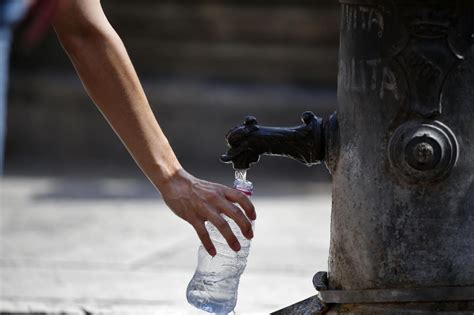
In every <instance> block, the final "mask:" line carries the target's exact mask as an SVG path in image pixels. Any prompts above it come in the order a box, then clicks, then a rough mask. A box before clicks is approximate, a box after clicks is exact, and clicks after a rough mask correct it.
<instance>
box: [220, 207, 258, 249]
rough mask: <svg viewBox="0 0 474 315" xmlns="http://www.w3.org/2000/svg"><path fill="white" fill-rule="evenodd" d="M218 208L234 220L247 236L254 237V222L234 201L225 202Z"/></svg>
mask: <svg viewBox="0 0 474 315" xmlns="http://www.w3.org/2000/svg"><path fill="white" fill-rule="evenodd" d="M218 210H220V211H221V212H222V213H224V214H226V215H227V216H228V217H230V218H231V219H232V220H234V222H235V223H237V225H238V226H239V227H240V230H241V231H242V234H243V235H244V236H245V237H246V238H248V239H249V240H250V239H252V238H253V231H252V223H251V222H250V221H249V219H248V218H247V217H246V216H245V214H244V213H243V212H242V210H241V209H240V208H239V207H237V206H236V205H234V204H233V203H230V202H225V203H222V204H220V205H219V207H218Z"/></svg>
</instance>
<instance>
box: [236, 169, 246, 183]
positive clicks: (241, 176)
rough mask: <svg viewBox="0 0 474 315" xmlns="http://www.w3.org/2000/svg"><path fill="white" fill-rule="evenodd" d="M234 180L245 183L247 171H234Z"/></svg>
mask: <svg viewBox="0 0 474 315" xmlns="http://www.w3.org/2000/svg"><path fill="white" fill-rule="evenodd" d="M235 179H236V180H239V181H243V182H245V181H246V180H247V170H235Z"/></svg>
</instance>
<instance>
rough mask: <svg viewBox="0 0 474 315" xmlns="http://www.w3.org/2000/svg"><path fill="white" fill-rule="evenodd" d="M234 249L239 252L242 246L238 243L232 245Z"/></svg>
mask: <svg viewBox="0 0 474 315" xmlns="http://www.w3.org/2000/svg"><path fill="white" fill-rule="evenodd" d="M232 249H233V250H234V251H236V252H238V251H239V250H240V244H239V243H238V242H236V243H234V244H232Z"/></svg>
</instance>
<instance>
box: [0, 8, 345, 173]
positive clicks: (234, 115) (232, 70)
mask: <svg viewBox="0 0 474 315" xmlns="http://www.w3.org/2000/svg"><path fill="white" fill-rule="evenodd" d="M102 2H103V6H104V9H105V12H106V14H107V15H108V17H109V20H110V21H111V23H112V25H113V26H114V27H115V28H116V30H117V32H118V33H119V35H120V36H121V37H122V39H123V41H124V43H125V45H126V47H127V49H128V52H129V54H130V57H131V59H132V61H133V62H134V65H135V67H136V70H137V72H138V74H139V76H140V78H141V80H142V83H143V85H144V87H145V91H146V93H147V95H148V97H149V100H150V103H151V104H152V107H153V109H154V111H155V113H156V115H157V117H158V120H159V122H160V124H161V126H162V128H163V129H164V131H165V133H166V134H167V136H168V138H169V140H170V142H171V144H172V145H173V147H174V149H175V151H176V153H177V155H178V157H179V158H180V160H181V162H182V164H183V165H184V166H185V167H187V168H188V169H190V170H191V171H193V172H194V173H197V174H198V175H201V174H207V173H209V170H212V171H213V172H214V173H222V174H224V173H225V174H228V172H229V167H228V166H226V165H222V164H221V163H219V162H218V157H219V155H220V154H222V153H224V152H225V150H226V147H225V143H224V135H225V133H226V132H227V130H228V129H229V128H231V127H232V126H234V125H236V124H239V123H241V122H242V120H243V118H244V117H245V116H246V115H249V114H251V115H254V116H256V117H257V119H258V121H259V122H260V124H262V125H281V126H291V125H297V124H299V123H300V115H301V113H302V112H303V111H305V110H312V111H314V112H315V113H316V114H318V115H319V116H323V117H327V116H328V115H329V114H330V113H331V112H332V111H334V110H335V107H336V81H337V80H336V75H337V47H338V32H339V7H338V3H337V1H333V0H332V1H331V0H320V1H302V0H272V1H257V0H254V1H250V0H219V1H217V0H215V1H213V0H207V1H204V0H202V1H197V0H181V1H178V0H174V1H171V0H169V1H153V0H140V1H127V0H103V1H102ZM14 46H15V47H14V50H13V55H12V69H11V82H10V83H11V84H10V94H9V116H8V136H7V165H6V166H7V173H14V174H21V173H23V172H26V173H29V174H31V173H38V174H43V173H71V172H73V173H74V172H76V173H79V174H82V173H84V172H85V173H87V172H94V173H95V174H97V173H98V172H99V173H100V172H104V173H107V172H110V173H113V174H117V175H122V174H124V175H129V174H132V175H133V174H138V173H139V172H138V170H137V169H136V167H134V163H133V161H132V160H131V158H130V157H129V156H128V154H127V152H126V150H125V149H124V148H123V147H122V145H121V143H120V141H119V140H118V139H117V138H116V136H115V135H114V134H113V132H112V131H111V129H110V128H109V127H108V126H107V124H106V123H105V121H104V119H103V118H102V117H101V115H100V113H99V112H98V111H97V109H96V108H95V106H94V105H93V104H92V102H91V101H90V99H89V98H88V96H87V95H86V93H85V92H84V90H83V88H82V85H81V83H80V81H79V79H78V78H77V76H76V74H75V72H74V71H73V68H72V66H71V64H70V62H69V60H68V58H67V56H66V55H65V53H64V52H63V51H62V49H61V47H60V45H59V44H58V41H57V40H56V38H55V35H54V34H53V32H52V31H51V32H50V33H49V34H48V35H47V36H46V38H45V39H44V40H43V41H42V43H41V44H40V45H38V46H37V47H35V49H34V50H31V51H25V50H23V49H21V48H20V45H19V44H18V43H15V45H14ZM254 169H255V171H252V172H254V174H257V176H267V175H268V176H275V173H278V174H279V175H278V176H281V177H283V178H284V177H291V178H306V179H308V177H310V178H311V179H315V178H316V177H313V176H317V178H324V179H327V178H328V176H327V175H326V172H325V171H324V170H323V168H311V169H307V168H306V167H303V166H301V165H299V164H297V163H295V162H292V161H287V160H285V159H275V158H264V159H262V162H261V163H260V165H259V166H258V167H254ZM308 173H309V174H310V175H308ZM264 174H265V175H264ZM322 174H324V175H322ZM319 175H321V176H319Z"/></svg>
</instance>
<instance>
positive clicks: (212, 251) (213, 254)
mask: <svg viewBox="0 0 474 315" xmlns="http://www.w3.org/2000/svg"><path fill="white" fill-rule="evenodd" d="M216 254H217V253H216V249H215V248H211V249H210V250H209V255H211V256H212V257H214V256H216Z"/></svg>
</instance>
